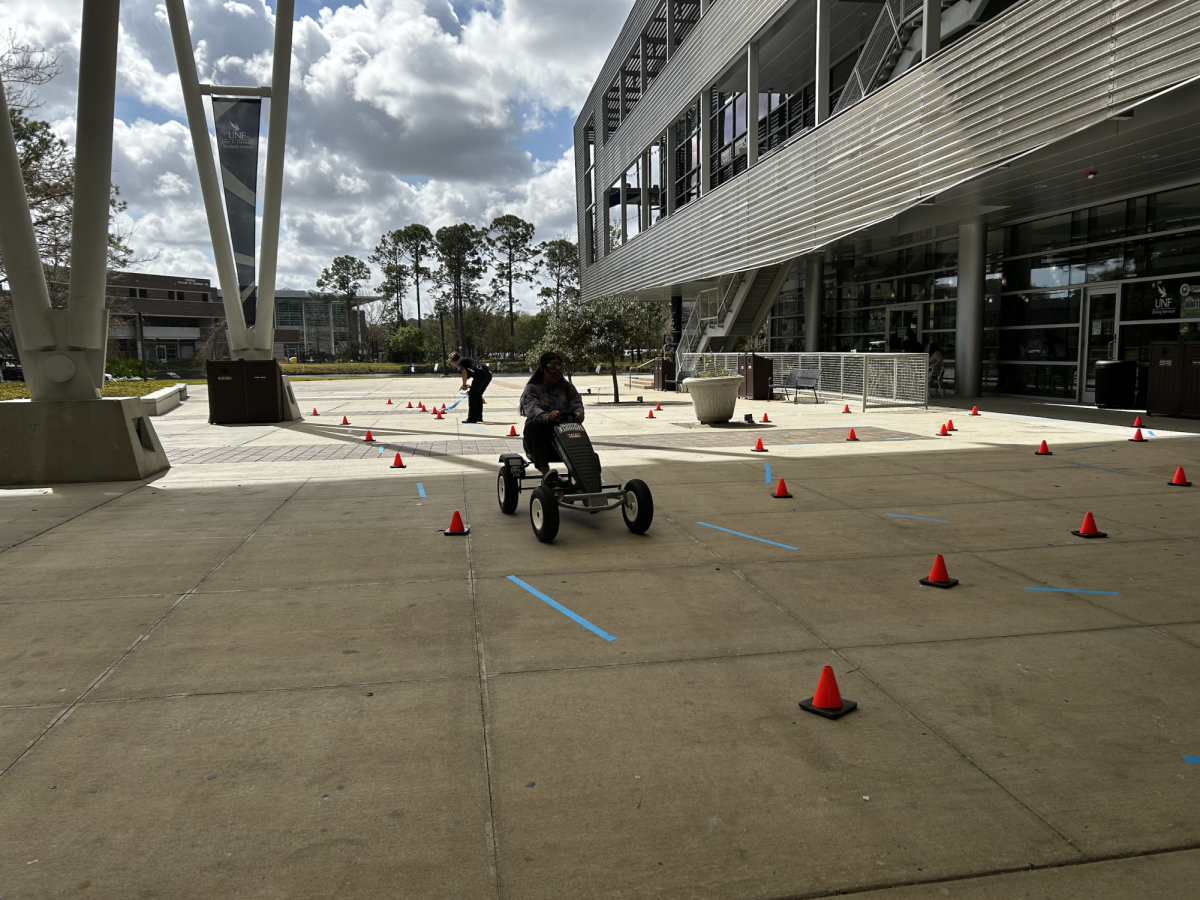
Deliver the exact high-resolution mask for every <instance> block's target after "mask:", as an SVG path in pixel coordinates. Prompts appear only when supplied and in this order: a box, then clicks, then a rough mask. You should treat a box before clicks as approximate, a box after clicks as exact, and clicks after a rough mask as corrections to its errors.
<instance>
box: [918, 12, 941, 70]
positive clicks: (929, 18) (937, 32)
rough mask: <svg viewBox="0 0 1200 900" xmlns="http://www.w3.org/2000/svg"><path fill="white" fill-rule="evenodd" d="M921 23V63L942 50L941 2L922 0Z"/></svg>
mask: <svg viewBox="0 0 1200 900" xmlns="http://www.w3.org/2000/svg"><path fill="white" fill-rule="evenodd" d="M923 2H924V9H923V10H922V22H921V61H922V62H924V61H925V60H927V59H929V57H931V56H933V54H935V53H937V52H938V50H940V49H941V48H942V0H923Z"/></svg>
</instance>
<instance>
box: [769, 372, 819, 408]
mask: <svg viewBox="0 0 1200 900" xmlns="http://www.w3.org/2000/svg"><path fill="white" fill-rule="evenodd" d="M820 381H821V372H820V370H819V369H791V370H789V371H788V373H787V377H786V378H784V379H783V382H782V383H772V385H771V387H772V388H773V389H775V388H777V389H779V390H781V391H783V396H784V398H787V397H788V392H789V391H790V392H791V400H792V403H798V402H799V401H800V392H801V391H812V392H813V402H814V403H820V402H821V398H820V396H819V395H818V394H817V385H818V384H819V383H820Z"/></svg>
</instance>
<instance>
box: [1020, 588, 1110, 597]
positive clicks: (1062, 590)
mask: <svg viewBox="0 0 1200 900" xmlns="http://www.w3.org/2000/svg"><path fill="white" fill-rule="evenodd" d="M1025 590H1027V591H1047V592H1048V593H1051V594H1105V595H1106V596H1109V597H1120V596H1121V592H1120V591H1077V590H1075V589H1074V588H1043V587H1027V588H1025Z"/></svg>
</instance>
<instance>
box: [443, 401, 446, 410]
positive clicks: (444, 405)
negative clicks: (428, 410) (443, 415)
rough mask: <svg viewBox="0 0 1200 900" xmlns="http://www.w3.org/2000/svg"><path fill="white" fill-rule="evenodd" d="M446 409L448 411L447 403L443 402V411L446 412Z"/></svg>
mask: <svg viewBox="0 0 1200 900" xmlns="http://www.w3.org/2000/svg"><path fill="white" fill-rule="evenodd" d="M445 411H446V404H445V403H443V404H442V412H445Z"/></svg>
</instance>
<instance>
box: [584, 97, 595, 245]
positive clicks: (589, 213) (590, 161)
mask: <svg viewBox="0 0 1200 900" xmlns="http://www.w3.org/2000/svg"><path fill="white" fill-rule="evenodd" d="M583 196H584V214H583V227H584V234H583V241H584V251H583V252H584V258H585V259H586V260H587V264H588V265H589V266H590V265H591V264H592V263H594V262H595V261H596V120H595V119H592V120H591V121H589V122H588V123H587V127H586V128H585V129H584V141H583Z"/></svg>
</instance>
